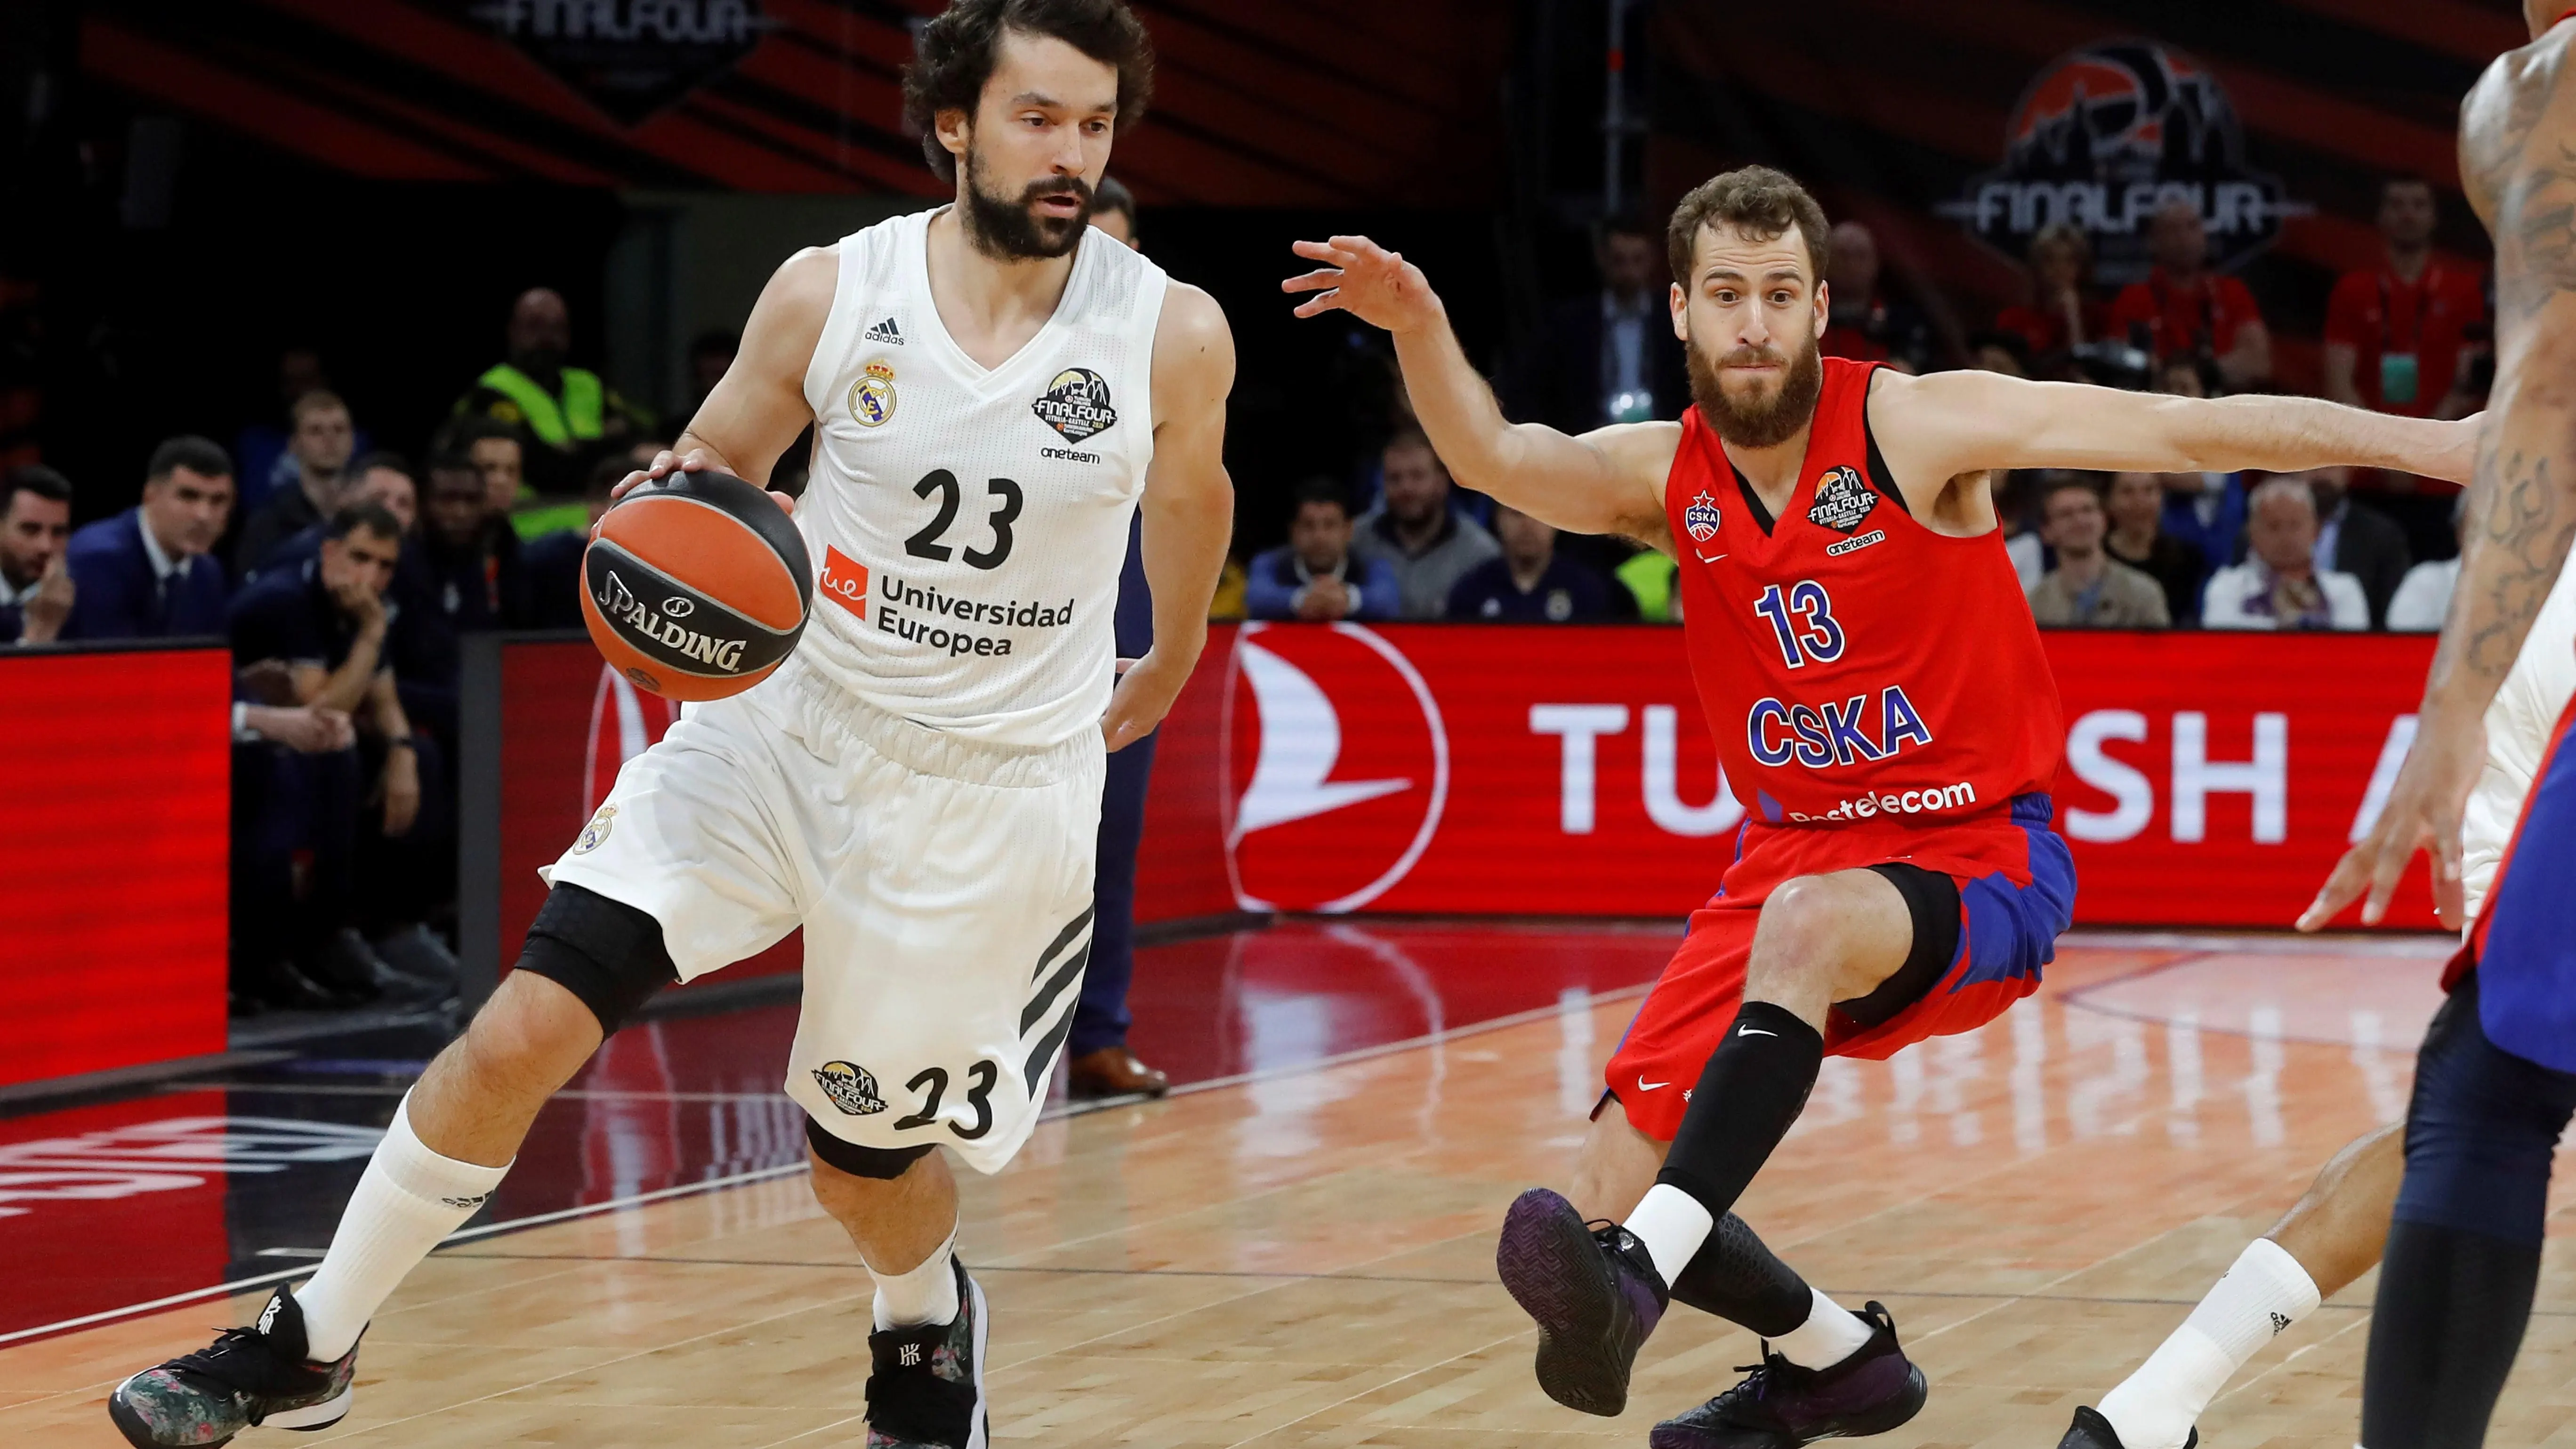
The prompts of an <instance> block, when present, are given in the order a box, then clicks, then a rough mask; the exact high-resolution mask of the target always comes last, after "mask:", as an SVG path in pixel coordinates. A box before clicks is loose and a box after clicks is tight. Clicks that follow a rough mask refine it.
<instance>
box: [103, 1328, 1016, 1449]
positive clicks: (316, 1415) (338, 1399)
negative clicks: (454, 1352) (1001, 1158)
mask: <svg viewBox="0 0 2576 1449" xmlns="http://www.w3.org/2000/svg"><path fill="white" fill-rule="evenodd" d="M978 1346H979V1347H980V1344H979V1345H978ZM976 1362H977V1364H978V1365H979V1367H980V1365H981V1364H982V1362H983V1360H982V1359H981V1357H980V1356H979V1357H978V1358H977V1360H976ZM147 1372H148V1370H147ZM138 1377H139V1375H138ZM132 1381H133V1380H131V1379H129V1380H127V1382H128V1383H131V1382H132ZM116 1387H117V1391H116V1392H115V1393H113V1394H110V1395H108V1397H107V1419H108V1422H109V1423H111V1424H114V1425H115V1426H116V1431H117V1432H118V1433H120V1434H123V1435H124V1436H125V1442H126V1443H128V1444H131V1445H133V1446H134V1449H169V1446H168V1445H167V1444H165V1443H164V1442H163V1441H162V1440H160V1439H159V1438H156V1437H155V1436H154V1435H153V1432H152V1426H151V1425H150V1424H147V1423H145V1422H144V1421H143V1416H142V1415H140V1414H138V1413H136V1412H134V1409H133V1407H132V1406H131V1405H129V1404H127V1403H126V1402H125V1397H124V1394H125V1385H124V1384H119V1385H117V1386H116ZM980 1388H981V1382H980V1380H979V1381H978V1389H979V1391H980ZM357 1397H358V1386H357V1385H356V1384H354V1383H353V1384H351V1385H349V1386H348V1387H347V1388H344V1389H342V1390H341V1391H340V1392H339V1393H338V1394H337V1395H335V1396H333V1397H331V1398H328V1399H325V1400H323V1401H322V1402H321V1403H318V1404H307V1405H305V1406H304V1407H303V1408H300V1409H282V1410H280V1411H278V1412H277V1413H274V1414H271V1415H269V1416H268V1417H267V1418H265V1419H262V1420H261V1421H260V1422H259V1424H258V1425H257V1426H256V1427H259V1428H265V1429H292V1430H295V1431H297V1432H299V1433H305V1434H310V1433H313V1432H315V1431H316V1430H321V1429H328V1428H330V1427H331V1426H332V1425H334V1424H337V1423H339V1422H340V1421H341V1420H342V1419H345V1418H347V1417H349V1406H350V1405H351V1404H353V1403H355V1402H356V1401H357ZM239 1437H241V1436H240V1435H238V1434H227V1435H225V1436H224V1437H223V1438H221V1439H209V1440H206V1441H205V1442H203V1443H201V1444H195V1445H191V1446H189V1449H223V1446H224V1445H226V1444H230V1443H231V1442H233V1440H235V1439H237V1438H239Z"/></svg>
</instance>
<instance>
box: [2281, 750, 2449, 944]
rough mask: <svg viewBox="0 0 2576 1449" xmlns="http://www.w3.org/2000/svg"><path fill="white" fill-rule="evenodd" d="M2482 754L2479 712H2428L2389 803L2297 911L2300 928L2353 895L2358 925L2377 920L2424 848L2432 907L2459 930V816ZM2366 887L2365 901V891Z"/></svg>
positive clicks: (2335, 912) (2334, 912)
mask: <svg viewBox="0 0 2576 1449" xmlns="http://www.w3.org/2000/svg"><path fill="white" fill-rule="evenodd" d="M2486 758H2487V732H2486V725H2485V722H2484V721H2483V720H2481V719H2480V718H2479V717H2478V716H2477V715H2476V714H2473V713H2463V714H2462V715H2460V717H2458V718H2453V719H2449V720H2443V719H2441V718H2439V717H2437V716H2436V715H2434V714H2433V713H2431V712H2429V711H2428V712H2427V713H2426V714H2425V715H2424V717H2423V720H2422V723H2421V726H2420V728H2419V729H2418V731H2417V733H2416V736H2415V744H2414V746H2413V748H2411V749H2409V750H2407V752H2406V763H2405V764H2404V765H2403V766H2401V767H2399V769H2398V771H2397V782H2396V783H2395V784H2394V785H2392V786H2390V787H2389V790H2388V803H2387V804H2386V805H2384V806H2382V807H2381V808H2380V811H2379V819H2378V820H2377V821H2376V822H2375V823H2374V824H2372V826H2371V827H2370V833H2369V834H2368V835H2366V836H2364V837H2362V839H2361V841H2360V843H2358V844H2356V845H2354V846H2353V848H2352V849H2350V850H2347V851H2345V852H2344V855H2343V859H2342V860H2340V861H2338V862H2336V864H2335V868H2334V874H2332V875H2330V876H2328V877H2326V883H2325V888H2324V889H2323V890H2320V891H2318V892H2317V898H2316V900H2315V901H2314V902H2313V903H2311V904H2310V905H2309V907H2308V908H2307V910H2305V911H2304V912H2301V913H2300V916H2299V929H2300V930H2302V931H2314V930H2319V929H2322V928H2323V927H2324V926H2326V925H2327V924H2328V923H2330V922H2331V921H2333V920H2334V918H2335V917H2337V916H2339V915H2341V914H2343V909H2344V907H2346V906H2349V905H2351V904H2352V903H2353V902H2354V901H2355V900H2361V902H2362V906H2361V920H2362V924H2363V925H2367V926H2375V925H2378V924H2379V922H2380V920H2381V918H2382V917H2384V916H2386V915H2387V914H2388V898H2389V896H2390V895H2391V894H2393V893H2394V892H2395V891H2396V889H2397V882H2398V881H2399V880H2400V879H2402V878H2403V877H2404V876H2405V874H2406V866H2407V862H2409V861H2411V860H2413V859H2414V858H2415V852H2417V851H2419V850H2421V851H2425V852H2428V853H2430V854H2431V856H2432V857H2433V909H2434V911H2435V913H2436V914H2437V915H2439V916H2440V917H2441V920H2442V924H2443V925H2445V926H2448V927H2450V928H2451V929H2452V930H2458V929H2459V928H2460V927H2461V926H2462V925H2463V924H2465V922H2464V921H2463V920H2462V919H2461V918H2462V916H2463V914H2464V912H2463V910H2462V903H2461V894H2460V817H2461V816H2462V815H2464V814H2465V813H2467V810H2468V803H2469V791H2470V790H2471V789H2472V788H2474V787H2475V786H2476V785H2477V782H2478V772H2479V770H2481V769H2482V768H2484V766H2485V764H2486ZM2365 891H2366V892H2367V893H2368V896H2367V899H2364V898H2363V896H2364V892H2365Z"/></svg>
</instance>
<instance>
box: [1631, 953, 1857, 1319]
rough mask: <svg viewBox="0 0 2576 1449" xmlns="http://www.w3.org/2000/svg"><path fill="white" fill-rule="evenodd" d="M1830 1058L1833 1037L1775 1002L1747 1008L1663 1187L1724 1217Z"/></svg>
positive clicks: (1685, 1120) (1667, 1162) (1711, 1062)
mask: <svg viewBox="0 0 2576 1449" xmlns="http://www.w3.org/2000/svg"><path fill="white" fill-rule="evenodd" d="M1824 1059H1825V1038H1824V1036H1823V1034H1822V1033H1820V1032H1818V1031H1817V1030H1816V1029H1815V1028H1814V1027H1812V1026H1809V1025H1807V1024H1806V1023H1805V1022H1803V1021H1800V1020H1799V1019H1798V1018H1797V1017H1796V1016H1794V1015H1792V1014H1790V1012H1789V1011H1788V1010H1786V1009H1785V1008H1782V1007H1778V1006H1774V1005H1772V1004H1771V1003H1770V1002H1767V1001H1748V1002H1746V1003H1744V1006H1743V1009H1742V1010H1740V1011H1738V1012H1736V1013H1735V1021H1734V1023H1733V1024H1732V1025H1731V1026H1729V1027H1728V1028H1727V1030H1726V1040H1724V1041H1722V1042H1720V1043H1718V1046H1717V1050H1716V1051H1715V1052H1712V1053H1710V1055H1709V1059H1708V1065H1707V1066H1706V1067H1705V1068H1703V1069H1702V1070H1701V1072H1700V1074H1699V1085H1697V1086H1695V1087H1693V1088H1692V1089H1691V1099H1690V1107H1689V1109H1688V1110H1686V1111H1685V1112H1683V1113H1682V1125H1681V1130H1680V1131H1678V1132H1676V1133H1674V1134H1673V1150H1672V1151H1671V1152H1670V1153H1669V1154H1667V1155H1666V1156H1665V1158H1664V1170H1663V1171H1661V1172H1659V1173H1657V1174H1655V1181H1657V1182H1663V1183H1670V1184H1672V1185H1673V1186H1674V1187H1677V1188H1680V1189H1681V1190H1682V1191H1684V1192H1686V1193H1689V1194H1690V1195H1691V1196H1692V1197H1693V1198H1694V1199H1696V1200H1697V1201H1698V1202H1699V1205H1700V1206H1702V1207H1704V1208H1707V1209H1708V1211H1709V1214H1710V1216H1712V1217H1720V1216H1724V1215H1725V1213H1726V1211H1727V1209H1729V1208H1732V1207H1734V1206H1735V1200H1736V1199H1737V1198H1738V1197H1741V1196H1742V1195H1743V1193H1744V1188H1745V1184H1747V1183H1750V1182H1751V1181H1753V1174H1754V1173H1756V1172H1759V1171H1760V1170H1761V1169H1762V1164H1763V1163H1764V1162H1766V1161H1768V1160H1769V1159H1770V1157H1771V1149H1773V1148H1775V1147H1777V1146H1779V1145H1780V1139H1781V1138H1782V1137H1784V1136H1786V1135H1788V1131H1789V1124H1790V1123H1792V1122H1795V1121H1797V1120H1798V1113H1799V1112H1800V1111H1802V1110H1804V1109H1805V1107H1806V1105H1807V1093H1808V1091H1809V1090H1810V1089H1812V1088H1813V1087H1814V1086H1815V1085H1816V1069H1817V1068H1818V1067H1820V1066H1821V1065H1823V1063H1824ZM1793 1326H1794V1325H1793Z"/></svg>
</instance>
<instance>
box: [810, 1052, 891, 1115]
mask: <svg viewBox="0 0 2576 1449" xmlns="http://www.w3.org/2000/svg"><path fill="white" fill-rule="evenodd" d="M814 1081H815V1084H816V1085H818V1086H820V1087H821V1088H822V1089H823V1095H824V1096H826V1097H829V1098H831V1099H832V1105H833V1106H835V1107H838V1108H840V1109H841V1110H842V1111H844V1112H846V1113H848V1114H850V1115H851V1116H853V1117H868V1116H873V1115H875V1114H876V1113H879V1112H882V1111H884V1110H885V1107H886V1104H885V1098H883V1097H880V1096H878V1095H877V1079H876V1078H875V1077H874V1076H872V1075H870V1074H869V1072H868V1069H867V1068H865V1067H863V1066H859V1065H858V1064H856V1063H854V1062H825V1063H824V1064H823V1065H821V1066H819V1067H816V1068H815V1069H814Z"/></svg>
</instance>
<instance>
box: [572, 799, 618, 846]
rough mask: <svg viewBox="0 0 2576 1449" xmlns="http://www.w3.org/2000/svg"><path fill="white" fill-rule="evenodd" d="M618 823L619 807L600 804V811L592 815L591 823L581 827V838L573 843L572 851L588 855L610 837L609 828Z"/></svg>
mask: <svg viewBox="0 0 2576 1449" xmlns="http://www.w3.org/2000/svg"><path fill="white" fill-rule="evenodd" d="M616 823H617V807H616V806H614V805H602V806H600V807H599V813H598V814H596V815H593V816H592V817H590V823H589V824H588V825H585V826H583V827H582V828H581V839H579V840H576V841H574V842H573V843H572V853H573V854H575V855H588V854H590V853H591V852H592V851H594V850H597V849H599V845H600V842H601V841H604V840H606V839H607V838H608V831H609V828H610V827H611V826H614V825H615V824H616Z"/></svg>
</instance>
